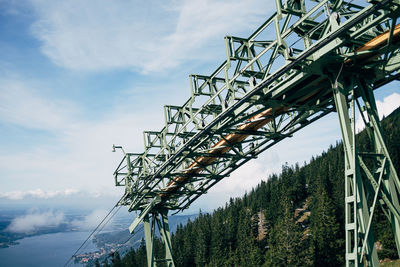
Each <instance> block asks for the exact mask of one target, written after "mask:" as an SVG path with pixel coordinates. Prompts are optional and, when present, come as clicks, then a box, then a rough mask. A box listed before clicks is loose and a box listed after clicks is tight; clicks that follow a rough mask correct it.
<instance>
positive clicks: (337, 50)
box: [114, 0, 400, 266]
mask: <svg viewBox="0 0 400 267" xmlns="http://www.w3.org/2000/svg"><path fill="white" fill-rule="evenodd" d="M275 2H276V12H275V13H274V14H273V15H272V16H271V17H270V18H269V19H268V20H267V21H266V22H265V23H263V24H262V25H261V26H260V27H259V28H258V29H257V30H256V31H255V32H254V33H253V34H252V35H250V36H249V37H248V38H240V37H234V36H227V37H225V50H226V60H225V61H224V62H223V63H222V64H221V65H220V66H219V67H218V68H217V69H216V70H215V71H214V72H213V73H212V74H211V75H209V76H205V75H190V81H191V97H190V98H189V99H188V100H187V101H186V102H185V103H184V104H183V105H182V106H169V105H166V106H164V114H165V126H164V128H162V130H161V131H146V132H144V144H145V145H144V152H142V153H125V152H124V157H123V159H122V160H121V162H120V164H119V165H118V167H117V169H116V171H115V173H114V176H115V184H116V185H117V186H124V187H125V195H124V197H123V199H122V200H121V201H120V203H119V204H120V205H126V206H128V208H129V211H134V210H135V211H140V215H139V216H138V217H137V218H136V219H135V220H134V222H133V223H132V225H131V226H130V228H129V230H130V232H131V233H133V231H134V230H135V228H136V227H137V225H138V224H139V223H141V222H144V227H145V238H146V247H147V257H148V266H155V265H156V262H157V261H160V260H161V261H164V262H167V263H168V264H167V265H168V266H174V261H173V259H172V253H171V240H170V233H169V229H168V219H167V213H168V211H175V212H179V211H181V210H183V209H186V208H187V207H188V206H189V205H190V204H191V203H192V202H193V201H195V200H196V199H197V198H198V197H200V196H201V195H203V194H205V193H207V190H209V189H210V188H211V187H212V186H213V185H215V184H216V183H218V182H219V181H220V180H221V179H223V178H224V177H227V176H229V175H230V173H231V172H232V171H234V170H235V169H237V168H238V167H240V166H241V165H243V164H245V163H246V162H248V161H249V160H251V159H253V158H256V157H257V155H258V154H260V153H262V152H263V151H265V150H266V149H268V148H270V147H271V146H273V145H275V144H276V143H278V142H280V141H281V140H283V139H285V138H287V137H291V136H292V135H293V134H294V133H295V132H297V131H298V130H300V129H302V128H303V127H305V126H307V125H309V124H310V123H312V122H314V121H316V120H318V119H320V118H322V117H324V116H325V115H327V114H328V113H331V112H334V111H337V112H338V115H339V122H340V126H341V130H342V134H343V142H344V146H345V156H346V173H345V176H346V188H345V203H346V209H345V211H346V222H345V223H346V266H359V265H364V264H367V266H378V265H379V263H378V258H377V253H376V249H375V246H374V237H373V233H372V229H371V222H372V217H373V214H374V210H375V207H376V204H377V203H378V204H379V205H380V206H381V207H382V209H383V210H384V213H385V214H386V216H387V218H388V220H389V221H390V222H391V224H392V226H393V232H394V236H395V240H396V244H397V249H398V251H399V252H400V228H399V227H400V224H399V222H400V207H399V192H400V183H399V179H398V176H397V174H396V171H395V169H394V167H393V164H392V162H391V160H390V156H389V154H388V152H387V149H386V147H385V143H384V141H383V137H382V133H381V129H380V122H379V118H378V114H377V110H376V104H375V99H374V95H373V90H374V89H376V88H379V87H380V86H382V85H385V84H387V83H389V82H391V81H393V80H397V79H398V78H399V77H400V74H399V73H398V70H399V69H400V55H399V47H400V42H399V41H400V26H398V25H396V21H397V18H398V17H399V14H400V1H399V0H379V1H378V0H371V1H361V0H360V1H354V0H352V1H342V0H321V1H319V0H314V1H312V0H286V1H281V0H276V1H275ZM356 106H359V108H360V110H361V111H362V114H364V115H365V116H366V117H365V122H366V123H367V129H368V130H369V132H370V139H371V143H372V144H373V151H370V152H365V153H360V152H358V151H357V149H356V145H355V144H356V137H355V117H354V116H355V107H356ZM349 107H350V112H349ZM151 222H152V223H151ZM155 226H158V228H159V230H160V233H161V237H162V240H163V241H164V244H165V248H166V249H165V251H166V255H165V258H164V259H159V260H156V259H155V258H154V255H153V248H152V247H153V246H152V242H153V238H154V231H155V230H154V229H155Z"/></svg>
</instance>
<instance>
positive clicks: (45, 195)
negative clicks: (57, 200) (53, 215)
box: [0, 189, 79, 200]
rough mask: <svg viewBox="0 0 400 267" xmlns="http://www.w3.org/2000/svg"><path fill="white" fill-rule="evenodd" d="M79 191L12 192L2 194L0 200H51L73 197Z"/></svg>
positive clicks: (41, 190)
mask: <svg viewBox="0 0 400 267" xmlns="http://www.w3.org/2000/svg"><path fill="white" fill-rule="evenodd" d="M78 192H79V191H78V190H76V189H65V190H62V191H60V190H56V191H44V190H43V189H35V190H28V191H11V192H3V193H0V198H7V199H9V200H21V199H25V198H39V199H49V198H54V197H60V196H71V195H74V194H77V193H78Z"/></svg>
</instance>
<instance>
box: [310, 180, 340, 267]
mask: <svg viewBox="0 0 400 267" xmlns="http://www.w3.org/2000/svg"><path fill="white" fill-rule="evenodd" d="M338 232H339V224H338V222H337V219H336V216H335V209H334V206H333V204H332V201H331V199H330V198H329V196H328V193H327V191H326V190H325V188H324V187H323V186H322V184H320V185H319V187H318V190H317V192H316V193H315V194H314V200H313V208H312V212H311V233H312V248H313V254H314V263H315V265H317V266H340V265H342V264H343V256H342V254H343V244H342V243H343V242H341V241H340V238H339V237H338Z"/></svg>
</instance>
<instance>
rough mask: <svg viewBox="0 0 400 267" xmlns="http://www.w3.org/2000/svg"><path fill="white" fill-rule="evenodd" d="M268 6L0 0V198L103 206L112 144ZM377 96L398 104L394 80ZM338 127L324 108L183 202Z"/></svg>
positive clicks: (149, 125) (203, 0)
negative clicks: (314, 119) (290, 134)
mask: <svg viewBox="0 0 400 267" xmlns="http://www.w3.org/2000/svg"><path fill="white" fill-rule="evenodd" d="M273 10H275V7H274V4H273V2H272V1H261V0H249V1H236V2H232V1H207V0H199V1H190V0H176V1H126V0H113V1H107V0H97V1H91V0H86V1H78V0H76V1H74V0H70V1H52V0H15V1H12V0H0V51H1V53H0V137H1V138H0V146H1V149H0V184H1V187H0V205H1V206H3V207H15V206H18V205H22V204H24V205H30V206H54V207H60V206H72V207H83V206H85V207H88V208H91V207H96V208H99V207H101V208H104V207H112V206H113V205H114V204H115V203H116V201H117V200H118V199H119V198H120V197H121V195H122V193H123V188H117V187H115V186H114V179H113V175H112V174H113V172H114V170H115V168H116V167H117V164H118V163H119V161H120V160H121V158H122V154H121V153H111V148H112V145H113V144H116V145H122V146H123V147H124V149H125V150H126V151H129V152H142V151H143V136H142V132H143V131H144V130H160V129H161V128H162V126H163V124H164V117H163V105H165V104H172V105H182V104H183V103H184V102H185V101H186V100H187V99H188V98H189V96H190V89H189V79H188V76H189V75H190V74H192V73H195V74H205V75H209V74H211V73H212V72H213V71H214V69H216V68H217V67H218V66H219V65H220V64H221V62H222V61H223V60H225V50H224V40H223V37H224V36H225V35H234V36H243V37H247V36H249V35H250V33H251V32H252V31H254V30H255V29H256V28H257V27H258V26H259V25H261V24H262V23H263V22H264V21H265V20H266V19H267V18H268V17H269V16H270V15H271V14H272V11H273ZM376 98H377V100H378V107H379V111H380V112H381V115H388V114H389V113H390V112H391V111H392V110H394V109H395V108H396V107H398V106H399V104H400V89H399V83H397V82H396V83H391V84H390V85H388V86H385V88H382V89H379V90H378V91H377V92H376ZM359 126H360V127H362V125H359ZM340 137H341V135H340V131H339V125H338V119H337V116H336V114H330V115H328V116H327V117H326V118H324V119H323V120H320V121H318V122H316V123H314V124H313V125H311V126H309V127H307V128H305V129H303V130H302V131H300V132H299V133H297V134H296V136H295V137H293V138H291V139H288V140H284V141H283V142H282V143H280V144H278V145H277V146H275V147H273V148H271V149H270V150H268V151H266V152H264V154H262V155H261V156H260V157H259V159H257V160H254V161H251V162H249V163H248V164H246V165H245V166H243V167H241V168H240V169H238V170H237V171H235V172H234V173H233V174H232V175H231V176H230V177H228V178H226V179H224V180H222V181H221V182H220V183H219V184H217V185H216V186H215V187H214V188H212V189H211V190H210V191H209V193H208V194H207V195H204V196H202V197H201V198H200V199H198V201H197V202H195V203H194V204H193V205H192V207H191V208H190V209H189V211H188V212H196V211H198V210H199V209H202V210H206V211H210V210H212V209H214V208H217V207H218V206H221V205H223V204H224V203H225V202H226V201H227V200H228V199H229V198H230V197H237V196H241V195H243V194H244V193H245V192H246V191H249V190H251V188H252V187H253V186H256V185H257V184H258V183H259V182H260V181H261V180H266V179H267V177H268V175H270V174H272V173H277V172H279V171H280V169H281V166H282V165H283V164H285V163H286V162H287V163H288V164H295V163H296V162H300V164H303V162H304V161H309V159H310V158H311V156H313V155H314V156H315V155H318V154H320V153H321V152H322V151H323V150H326V149H327V148H328V147H329V145H330V144H334V143H336V141H337V140H339V139H340ZM50 215H54V216H53V217H55V218H56V221H57V220H60V219H62V218H63V217H62V216H63V215H62V214H61V215H60V214H59V213H56V212H54V214H53V213H51V214H50ZM16 227H17V226H16Z"/></svg>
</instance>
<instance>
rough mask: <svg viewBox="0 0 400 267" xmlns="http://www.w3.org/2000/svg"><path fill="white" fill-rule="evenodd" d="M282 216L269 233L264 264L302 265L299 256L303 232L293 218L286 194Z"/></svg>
mask: <svg viewBox="0 0 400 267" xmlns="http://www.w3.org/2000/svg"><path fill="white" fill-rule="evenodd" d="M283 202H284V203H283V206H284V216H283V217H281V218H279V219H278V221H277V223H276V225H275V226H274V228H273V231H272V233H271V235H270V238H269V242H268V246H269V249H268V250H267V253H266V263H265V265H264V266H304V265H303V259H301V258H300V256H299V255H300V252H301V250H302V249H303V247H302V244H303V242H302V240H303V239H302V237H303V232H302V229H301V227H300V226H298V225H297V224H296V222H295V220H294V216H293V215H294V213H293V210H292V208H291V203H290V202H289V199H288V197H287V196H285V197H284V199H283Z"/></svg>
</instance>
